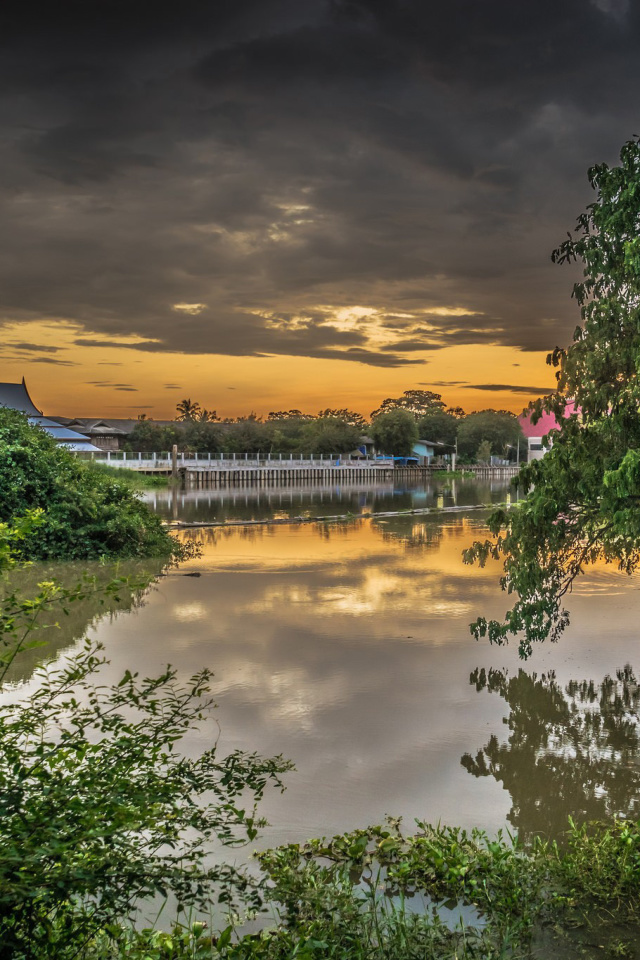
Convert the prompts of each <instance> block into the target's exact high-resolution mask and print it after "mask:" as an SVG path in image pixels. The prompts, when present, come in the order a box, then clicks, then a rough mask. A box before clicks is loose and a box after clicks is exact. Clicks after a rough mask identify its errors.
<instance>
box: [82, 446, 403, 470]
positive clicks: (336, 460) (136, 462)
mask: <svg viewBox="0 0 640 960" xmlns="http://www.w3.org/2000/svg"><path fill="white" fill-rule="evenodd" d="M86 456H87V455H85V457H86ZM88 457H90V459H91V460H95V461H97V462H100V463H108V464H110V466H113V467H128V468H129V469H131V470H145V469H148V470H151V469H154V468H155V469H163V468H171V466H172V463H173V461H172V456H171V453H169V452H168V451H160V452H158V453H136V452H133V453H130V452H127V451H125V450H105V451H101V452H100V453H92V454H89V455H88ZM177 461H178V469H180V468H181V467H195V468H202V469H211V470H241V469H243V468H245V467H247V468H249V467H251V468H255V467H262V468H265V469H266V468H272V469H273V468H275V469H278V468H280V467H282V468H286V469H291V470H295V469H304V468H307V467H314V468H327V469H328V468H331V467H354V468H356V467H367V468H385V469H386V468H389V467H393V459H392V458H391V457H370V456H367V457H354V456H352V455H350V454H347V455H338V454H299V453H296V454H284V453H283V454H277V453H273V454H272V453H267V454H252V453H251V454H250V453H231V454H229V453H194V452H190V451H186V452H182V453H178V455H177Z"/></svg>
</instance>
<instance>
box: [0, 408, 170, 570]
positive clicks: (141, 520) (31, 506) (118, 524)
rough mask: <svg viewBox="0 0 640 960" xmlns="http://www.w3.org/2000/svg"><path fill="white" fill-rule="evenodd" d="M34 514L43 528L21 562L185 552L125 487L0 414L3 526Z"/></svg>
mask: <svg viewBox="0 0 640 960" xmlns="http://www.w3.org/2000/svg"><path fill="white" fill-rule="evenodd" d="M33 510H41V511H43V515H42V523H41V524H40V525H39V527H38V529H37V531H36V532H33V531H32V532H27V533H25V536H24V537H23V538H22V540H21V541H20V544H19V555H20V557H21V558H22V559H28V560H43V559H92V558H99V557H105V556H106V557H143V556H167V557H169V556H171V555H174V556H180V555H181V554H182V553H183V550H182V548H181V546H180V544H179V543H178V541H177V540H175V539H174V538H173V537H171V536H170V534H169V533H168V532H167V531H166V530H165V528H164V527H163V525H162V522H161V520H160V519H159V517H157V516H155V514H153V513H151V511H150V510H149V509H148V508H147V507H146V506H145V504H144V503H142V501H141V500H140V499H139V498H138V497H137V496H136V494H135V492H134V491H132V490H131V488H130V487H129V486H128V485H127V484H126V483H123V482H122V481H121V480H119V479H118V478H117V477H115V478H114V477H111V476H109V475H108V474H106V473H102V472H100V471H98V470H92V469H90V468H88V467H87V466H86V465H85V464H83V463H82V462H81V461H79V460H78V459H77V458H76V457H74V455H73V454H72V453H70V452H69V451H68V450H67V449H66V448H64V447H61V446H59V445H58V444H57V443H56V442H55V440H54V439H53V438H52V437H51V436H49V434H47V433H46V432H45V431H44V430H42V429H41V428H40V427H34V426H31V425H30V424H29V422H28V420H27V418H26V417H25V416H24V414H22V413H18V412H17V411H14V410H8V409H0V522H2V521H4V522H11V521H12V519H13V518H14V517H16V516H19V515H24V514H27V513H28V512H29V511H33Z"/></svg>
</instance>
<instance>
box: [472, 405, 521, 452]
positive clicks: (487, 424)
mask: <svg viewBox="0 0 640 960" xmlns="http://www.w3.org/2000/svg"><path fill="white" fill-rule="evenodd" d="M522 438H523V435H522V427H521V426H520V424H519V423H518V418H517V417H516V416H515V415H514V414H513V413H509V411H508V410H479V411H477V412H476V413H469V414H467V416H466V417H464V418H463V419H462V420H461V421H460V424H459V427H458V453H459V454H460V456H461V457H467V458H472V457H474V456H477V455H478V449H479V447H480V444H482V443H485V444H488V455H489V456H492V455H494V456H499V457H504V458H506V459H509V454H510V453H511V452H512V453H513V459H514V460H515V459H516V457H515V454H516V447H517V444H519V443H521V442H522ZM486 449H487V448H483V451H485V450H486ZM480 459H486V455H485V453H484V452H483V457H482V458H480Z"/></svg>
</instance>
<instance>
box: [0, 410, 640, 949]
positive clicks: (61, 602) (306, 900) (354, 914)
mask: <svg viewBox="0 0 640 960" xmlns="http://www.w3.org/2000/svg"><path fill="white" fill-rule="evenodd" d="M23 426H24V425H21V428H22V427H23ZM28 429H29V430H31V429H33V428H28ZM29 439H30V438H29ZM37 449H39V450H41V451H44V454H46V455H48V453H49V448H48V447H38V448H37ZM33 456H35V454H33ZM58 462H59V463H61V464H62V466H63V468H64V469H66V467H67V462H66V460H65V459H64V458H62V459H61V460H60V461H58ZM82 469H86V468H84V467H83V468H82ZM64 476H65V478H66V479H68V478H69V476H76V474H73V473H72V474H69V473H65V474H64ZM79 476H81V478H82V479H81V482H83V479H84V477H83V475H81V474H80V475H79ZM49 477H50V479H51V475H49ZM54 486H55V484H54ZM129 502H130V501H129V499H128V498H126V497H125V498H124V503H125V504H128V503H129ZM46 528H47V517H46V511H45V510H43V509H42V508H38V507H36V508H31V509H27V510H25V511H24V513H23V514H22V515H19V516H16V517H14V519H13V520H12V521H11V522H4V523H1V524H0V567H2V568H3V569H4V570H11V569H14V570H15V569H16V567H17V568H18V569H20V567H21V565H23V564H24V561H23V560H22V559H21V558H22V557H23V556H24V554H25V552H26V551H25V545H28V552H29V555H33V553H34V552H35V549H36V545H37V543H38V535H39V531H40V530H44V529H46ZM62 542H63V541H62V539H60V540H59V543H62ZM124 543H125V546H126V544H127V543H128V541H127V540H126V539H125V540H124ZM45 545H46V541H45ZM34 570H35V568H34V567H30V568H28V573H29V578H28V581H27V587H26V589H27V592H28V596H26V597H24V596H22V595H19V594H16V593H9V595H7V596H5V597H4V599H3V600H2V603H1V605H0V631H1V633H2V640H3V646H2V656H1V658H0V688H6V685H7V682H8V678H9V676H10V671H11V669H12V667H13V666H14V665H15V662H16V659H17V658H19V657H20V656H21V655H22V654H23V653H24V652H25V651H29V650H35V652H37V650H38V647H40V646H41V645H42V644H43V640H42V639H41V637H42V632H41V631H40V630H39V627H40V625H41V624H42V623H43V622H44V621H50V619H51V614H50V611H56V610H57V611H58V615H60V614H62V613H63V612H64V611H70V610H72V609H73V606H74V604H76V603H77V602H78V601H80V600H82V599H83V597H85V596H86V595H87V592H88V591H93V590H96V589H101V590H102V591H103V593H104V595H105V597H113V596H117V595H118V594H119V593H123V592H125V591H127V590H130V589H131V588H138V589H140V588H142V587H144V585H145V583H146V582H148V581H147V579H144V578H138V579H137V580H135V581H126V579H125V578H122V577H118V576H115V577H112V578H111V579H109V580H108V581H107V582H106V583H103V584H102V585H101V586H99V585H98V584H96V583H94V582H92V581H82V582H80V583H78V584H77V585H76V586H74V587H71V588H63V587H61V586H60V585H59V584H57V583H55V582H53V581H50V580H49V581H44V582H40V584H39V586H38V587H37V589H34V588H33V586H32V584H33V573H34ZM22 579H23V581H24V578H22ZM29 583H31V589H30V588H29ZM45 635H46V634H45ZM104 662H105V661H104V652H103V651H102V649H101V648H100V647H98V646H96V645H94V644H91V643H89V642H88V641H85V642H84V644H80V649H79V652H77V653H75V654H73V655H71V656H69V657H67V658H65V659H64V660H63V661H62V664H61V665H57V666H54V667H52V668H49V669H48V670H40V672H39V674H38V675H37V677H36V684H35V691H34V692H33V693H32V694H31V695H29V696H27V697H25V698H24V699H23V700H18V701H17V702H16V701H13V702H6V703H4V704H3V705H2V706H0V957H1V958H4V957H7V958H9V957H11V958H17V960H31V958H33V960H41V958H49V957H56V958H62V960H67V958H69V960H70V958H84V960H125V958H130V960H150V958H158V960H160V958H174V960H187V958H192V960H204V958H220V960H293V958H294V957H295V958H307V960H310V958H317V960H321V958H346V960H352V958H353V960H365V958H367V960H406V958H416V960H418V958H433V960H454V958H458V960H462V958H469V960H471V958H496V960H497V958H507V957H518V956H527V955H529V954H530V952H531V950H536V949H538V948H540V945H541V944H542V947H541V949H544V951H546V952H543V953H542V954H539V955H543V956H550V955H551V956H553V955H554V954H553V953H551V952H550V951H552V950H553V951H556V950H560V951H564V952H563V953H562V955H563V956H572V955H574V954H573V953H571V952H569V953H566V950H569V951H572V950H577V949H582V948H583V947H584V948H585V949H587V948H588V947H589V945H590V944H591V945H595V947H596V948H597V956H607V955H608V956H633V955H634V953H633V950H634V949H635V946H634V945H635V943H636V941H637V935H636V932H637V929H638V923H639V918H638V909H639V908H638V903H639V902H640V899H639V897H638V894H640V889H639V887H640V829H639V828H638V826H637V825H636V824H633V823H630V822H623V821H618V822H613V823H611V822H609V823H608V824H600V825H592V826H590V827H586V826H577V825H576V826H570V827H569V833H568V835H567V839H566V844H564V845H562V846H558V845H556V844H555V843H544V842H542V841H541V840H539V839H535V838H534V839H532V840H531V841H530V842H528V843H527V844H526V845H525V844H524V843H520V842H519V841H518V840H517V839H516V838H515V837H514V838H512V837H510V836H508V835H507V836H505V837H502V836H499V837H497V838H489V837H488V836H486V835H485V834H484V833H482V832H480V831H472V832H471V833H467V832H465V831H463V830H459V829H456V828H453V827H439V826H432V825H429V824H426V823H418V824H417V829H416V832H415V833H414V834H413V835H412V836H406V835H405V834H404V832H403V831H402V829H401V827H400V824H399V823H398V822H393V821H390V822H388V823H386V824H383V825H380V826H372V827H369V828H366V829H360V830H355V831H353V832H351V833H348V834H345V835H343V836H338V837H334V838H333V839H331V840H328V841H324V840H316V841H311V842H309V843H308V844H304V845H297V844H293V845H289V846H285V847H282V848H279V849H276V850H272V851H268V852H266V853H263V854H261V855H260V856H259V858H258V865H259V868H260V873H259V875H258V876H255V875H254V874H253V873H252V872H250V871H247V870H242V869H239V868H237V867H234V866H231V865H230V864H226V863H225V862H224V860H222V862H217V863H216V864H214V865H211V861H210V859H209V852H210V850H211V847H212V846H214V847H215V846H217V847H218V849H219V850H220V849H221V848H222V849H224V848H225V847H229V848H233V847H235V846H237V845H238V844H242V843H247V842H251V841H252V840H253V839H254V838H255V836H256V832H257V831H258V830H259V828H260V826H261V824H262V821H261V820H260V817H259V814H258V809H257V805H258V803H259V801H260V798H261V797H262V795H263V793H264V791H265V790H266V789H267V788H268V787H269V786H272V787H274V788H276V789H281V788H282V785H283V779H282V778H283V777H284V775H285V774H286V773H287V771H288V770H289V769H290V764H288V763H287V761H286V760H284V759H283V758H282V757H272V758H266V759H265V758H261V757H258V756H256V755H255V754H246V753H242V752H239V751H235V752H233V753H231V754H230V755H228V756H226V757H220V756H218V755H217V751H216V749H215V746H214V747H213V748H211V749H209V750H207V751H205V752H204V753H203V754H202V755H201V756H199V757H196V758H195V759H186V758H185V757H184V756H183V755H182V754H181V752H180V740H181V737H182V736H183V735H184V733H185V732H186V731H187V730H188V729H189V728H190V727H192V726H193V725H197V724H199V725H207V724H210V723H211V720H212V718H211V707H212V705H211V703H210V700H209V697H208V692H207V688H208V681H209V675H208V673H207V672H206V671H204V672H202V673H200V674H198V675H196V676H194V677H193V678H191V680H190V681H189V682H188V683H187V684H185V685H181V684H179V683H178V681H177V677H176V674H175V671H173V670H171V669H169V668H167V670H165V671H163V673H162V674H161V675H159V676H158V677H153V678H141V677H138V676H136V675H132V674H130V673H125V674H124V675H123V676H122V678H121V679H120V680H119V682H118V683H117V684H115V685H113V686H105V685H103V683H102V682H101V679H100V669H101V667H102V665H103V664H104ZM11 700H13V698H11ZM212 739H213V740H214V741H215V738H212ZM168 896H170V897H172V898H173V901H174V903H175V904H176V905H177V914H176V921H175V922H174V924H173V925H171V926H170V929H168V930H165V931H162V930H161V929H140V928H139V926H136V922H135V921H136V906H137V905H138V904H139V903H140V902H141V901H145V900H147V901H148V899H149V898H150V897H155V898H156V899H157V898H160V899H162V898H164V897H168ZM214 905H215V907H214ZM212 913H215V918H212V919H210V920H209V922H208V923H206V924H205V923H204V922H203V920H202V918H203V917H210V918H211V915H212ZM225 916H226V919H225ZM248 917H249V918H250V917H258V918H260V926H261V929H259V930H258V931H257V932H253V933H247V932H245V931H246V927H245V928H243V926H242V923H243V921H244V919H246V918H248ZM576 930H578V931H579V937H578V940H576V933H575V931H576ZM602 947H604V948H605V952H603V950H602V949H601V948H602ZM575 955H576V956H577V955H578V954H575Z"/></svg>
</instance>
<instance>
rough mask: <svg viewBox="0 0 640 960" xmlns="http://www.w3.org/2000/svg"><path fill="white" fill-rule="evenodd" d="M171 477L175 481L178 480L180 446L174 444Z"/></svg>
mask: <svg viewBox="0 0 640 960" xmlns="http://www.w3.org/2000/svg"><path fill="white" fill-rule="evenodd" d="M171 476H172V477H173V479H174V480H177V479H178V444H177V443H174V445H173V446H172V448H171Z"/></svg>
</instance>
